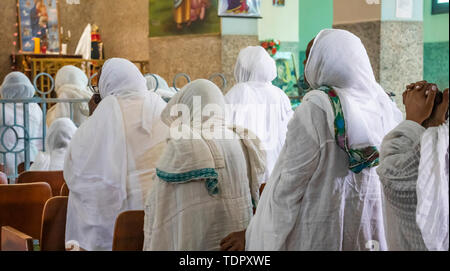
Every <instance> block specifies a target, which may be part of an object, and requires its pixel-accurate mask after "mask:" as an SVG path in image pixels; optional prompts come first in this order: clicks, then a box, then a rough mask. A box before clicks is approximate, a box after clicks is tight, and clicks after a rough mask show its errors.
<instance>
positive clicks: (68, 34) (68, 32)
mask: <svg viewBox="0 0 450 271" xmlns="http://www.w3.org/2000/svg"><path fill="white" fill-rule="evenodd" d="M67 36H68V37H69V39H70V36H71V34H70V30H68V31H67Z"/></svg>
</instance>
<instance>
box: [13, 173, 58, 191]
mask: <svg viewBox="0 0 450 271" xmlns="http://www.w3.org/2000/svg"><path fill="white" fill-rule="evenodd" d="M37 182H44V183H48V184H49V185H50V187H51V188H52V195H53V196H58V195H59V194H60V192H61V187H62V186H63V184H64V183H65V181H64V175H63V172H62V171H26V172H23V173H22V174H20V175H19V178H18V180H17V183H19V184H24V183H37Z"/></svg>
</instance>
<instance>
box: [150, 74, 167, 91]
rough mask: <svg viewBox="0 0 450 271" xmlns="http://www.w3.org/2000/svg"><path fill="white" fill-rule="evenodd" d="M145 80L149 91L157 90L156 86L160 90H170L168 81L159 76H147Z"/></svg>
mask: <svg viewBox="0 0 450 271" xmlns="http://www.w3.org/2000/svg"><path fill="white" fill-rule="evenodd" d="M145 79H146V80H147V89H148V90H155V89H156V86H158V89H165V90H169V89H170V88H169V85H168V84H167V82H166V80H164V78H162V77H161V76H159V75H157V74H147V75H145Z"/></svg>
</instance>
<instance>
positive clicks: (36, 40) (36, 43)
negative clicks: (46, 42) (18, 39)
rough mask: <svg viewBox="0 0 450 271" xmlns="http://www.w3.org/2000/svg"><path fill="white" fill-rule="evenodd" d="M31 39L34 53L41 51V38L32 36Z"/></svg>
mask: <svg viewBox="0 0 450 271" xmlns="http://www.w3.org/2000/svg"><path fill="white" fill-rule="evenodd" d="M33 40H34V53H35V54H39V53H41V39H40V38H33Z"/></svg>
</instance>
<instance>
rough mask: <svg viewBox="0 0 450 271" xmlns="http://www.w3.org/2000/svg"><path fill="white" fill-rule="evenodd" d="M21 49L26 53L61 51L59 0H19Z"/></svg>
mask: <svg viewBox="0 0 450 271" xmlns="http://www.w3.org/2000/svg"><path fill="white" fill-rule="evenodd" d="M18 13H19V29H20V49H21V51H22V52H24V53H41V54H46V53H59V50H60V36H59V23H58V7H57V0H18Z"/></svg>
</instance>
